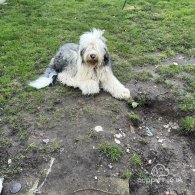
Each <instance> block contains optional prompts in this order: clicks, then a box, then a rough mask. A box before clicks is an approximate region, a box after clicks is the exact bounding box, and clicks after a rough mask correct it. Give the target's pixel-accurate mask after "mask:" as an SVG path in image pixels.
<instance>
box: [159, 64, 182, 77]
mask: <svg viewBox="0 0 195 195" xmlns="http://www.w3.org/2000/svg"><path fill="white" fill-rule="evenodd" d="M157 71H158V72H159V74H161V75H162V76H164V77H166V78H167V77H168V78H169V77H174V76H175V75H177V74H178V73H179V72H180V71H181V67H180V66H178V65H174V64H172V65H169V66H167V65H159V66H158V67H157Z"/></svg>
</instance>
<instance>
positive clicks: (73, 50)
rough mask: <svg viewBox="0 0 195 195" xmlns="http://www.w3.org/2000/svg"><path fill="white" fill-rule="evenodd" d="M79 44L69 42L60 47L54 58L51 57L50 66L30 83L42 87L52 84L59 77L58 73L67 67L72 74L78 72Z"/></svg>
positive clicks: (38, 87)
mask: <svg viewBox="0 0 195 195" xmlns="http://www.w3.org/2000/svg"><path fill="white" fill-rule="evenodd" d="M78 50H79V45H77V44H74V43H67V44H65V45H63V46H62V47H60V48H59V50H58V51H57V53H56V54H55V56H54V58H52V59H51V61H50V63H49V65H48V68H47V69H46V70H45V72H44V74H42V75H41V76H40V77H39V78H38V79H37V80H35V81H32V82H30V83H29V86H31V87H34V88H36V89H41V88H44V87H46V86H49V85H52V84H53V83H54V82H55V80H56V79H57V74H58V73H60V72H62V71H63V70H65V69H67V70H68V71H69V72H70V73H71V74H72V75H74V74H76V62H77V57H78Z"/></svg>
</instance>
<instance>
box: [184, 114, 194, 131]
mask: <svg viewBox="0 0 195 195" xmlns="http://www.w3.org/2000/svg"><path fill="white" fill-rule="evenodd" d="M181 127H182V130H183V132H184V133H185V134H192V133H195V117H189V116H188V117H186V118H184V119H183V120H182V121H181Z"/></svg>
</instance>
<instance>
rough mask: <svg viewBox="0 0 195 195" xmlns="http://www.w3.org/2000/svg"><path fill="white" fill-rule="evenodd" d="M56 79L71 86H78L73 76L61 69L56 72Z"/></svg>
mask: <svg viewBox="0 0 195 195" xmlns="http://www.w3.org/2000/svg"><path fill="white" fill-rule="evenodd" d="M58 80H59V81H60V82H61V83H62V84H64V85H67V86H71V87H74V88H76V87H78V84H77V81H76V79H75V78H74V77H71V75H70V74H68V73H67V72H66V71H63V72H61V73H59V74H58Z"/></svg>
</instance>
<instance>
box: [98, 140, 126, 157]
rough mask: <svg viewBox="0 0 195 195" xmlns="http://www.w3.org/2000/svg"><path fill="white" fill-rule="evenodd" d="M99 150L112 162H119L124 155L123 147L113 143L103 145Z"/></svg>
mask: <svg viewBox="0 0 195 195" xmlns="http://www.w3.org/2000/svg"><path fill="white" fill-rule="evenodd" d="M98 150H99V151H100V152H101V153H102V154H105V155H106V156H107V157H108V158H110V159H111V160H112V161H119V160H120V159H121V157H122V155H123V151H122V149H121V147H119V146H118V145H116V144H112V143H103V144H101V145H100V146H99V147H98Z"/></svg>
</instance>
